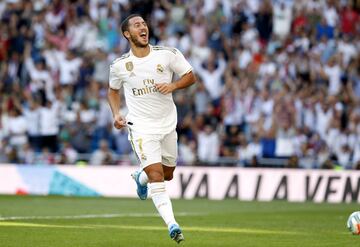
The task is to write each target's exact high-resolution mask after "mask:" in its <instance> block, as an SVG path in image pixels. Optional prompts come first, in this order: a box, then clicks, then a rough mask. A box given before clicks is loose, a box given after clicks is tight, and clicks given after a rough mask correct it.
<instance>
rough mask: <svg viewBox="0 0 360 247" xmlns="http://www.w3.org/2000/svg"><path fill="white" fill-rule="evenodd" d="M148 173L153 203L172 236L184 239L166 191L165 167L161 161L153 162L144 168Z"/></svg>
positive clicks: (179, 239)
mask: <svg viewBox="0 0 360 247" xmlns="http://www.w3.org/2000/svg"><path fill="white" fill-rule="evenodd" d="M144 171H145V172H146V174H147V175H148V178H149V183H148V188H149V193H150V196H151V198H152V200H153V203H154V205H155V207H156V209H157V210H158V212H159V214H160V215H161V217H162V218H163V220H164V222H165V224H166V225H167V227H168V229H169V234H170V237H171V238H172V239H173V240H175V241H176V242H180V241H182V240H184V236H183V235H182V232H181V229H180V227H179V224H178V223H177V222H176V220H175V217H174V212H173V208H172V203H171V200H170V197H169V194H168V193H167V191H166V186H165V181H164V169H163V165H162V164H161V163H156V164H151V165H149V166H147V167H145V168H144Z"/></svg>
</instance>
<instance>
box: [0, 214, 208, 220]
mask: <svg viewBox="0 0 360 247" xmlns="http://www.w3.org/2000/svg"><path fill="white" fill-rule="evenodd" d="M202 215H205V214H200V213H188V212H179V213H175V216H202ZM125 217H133V218H142V217H159V214H156V213H128V214H82V215H59V216H53V215H49V216H3V217H1V216H0V221H7V220H56V219H64V220H72V219H96V218H125Z"/></svg>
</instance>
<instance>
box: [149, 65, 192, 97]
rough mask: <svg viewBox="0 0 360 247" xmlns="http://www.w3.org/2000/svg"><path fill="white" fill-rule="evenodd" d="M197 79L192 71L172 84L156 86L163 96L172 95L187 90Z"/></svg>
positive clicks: (157, 84) (158, 84)
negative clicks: (183, 89) (179, 90)
mask: <svg viewBox="0 0 360 247" xmlns="http://www.w3.org/2000/svg"><path fill="white" fill-rule="evenodd" d="M195 81H196V77H195V75H194V73H193V72H192V71H190V72H188V73H186V74H185V75H183V76H182V77H181V78H180V79H179V80H177V81H175V82H172V83H156V84H155V86H156V88H157V89H158V90H159V92H160V93H162V94H168V93H172V92H174V91H175V90H178V89H182V88H187V87H189V86H191V85H192V84H194V83H195Z"/></svg>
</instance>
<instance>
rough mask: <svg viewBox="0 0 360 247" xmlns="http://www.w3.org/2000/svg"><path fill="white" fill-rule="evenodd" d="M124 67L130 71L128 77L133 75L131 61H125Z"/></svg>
mask: <svg viewBox="0 0 360 247" xmlns="http://www.w3.org/2000/svg"><path fill="white" fill-rule="evenodd" d="M125 68H126V70H127V71H129V72H131V73H130V77H133V76H135V73H134V72H132V70H133V69H134V64H133V62H127V63H126V64H125Z"/></svg>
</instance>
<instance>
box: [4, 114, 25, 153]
mask: <svg viewBox="0 0 360 247" xmlns="http://www.w3.org/2000/svg"><path fill="white" fill-rule="evenodd" d="M8 128H9V144H10V145H11V146H13V147H16V148H20V147H21V146H23V145H24V144H25V143H26V142H27V136H26V132H27V123H26V119H25V117H24V116H23V115H21V112H20V110H19V109H17V108H13V109H11V110H10V112H9V119H8Z"/></svg>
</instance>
